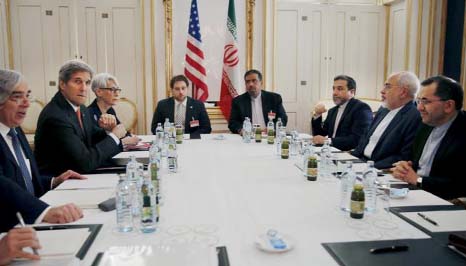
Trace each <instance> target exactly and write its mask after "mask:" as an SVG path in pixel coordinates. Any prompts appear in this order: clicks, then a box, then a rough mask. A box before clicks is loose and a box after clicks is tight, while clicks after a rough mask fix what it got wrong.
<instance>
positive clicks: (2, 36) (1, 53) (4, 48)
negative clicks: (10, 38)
mask: <svg viewBox="0 0 466 266" xmlns="http://www.w3.org/2000/svg"><path fill="white" fill-rule="evenodd" d="M0 68H9V63H8V42H7V29H6V10H5V0H0Z"/></svg>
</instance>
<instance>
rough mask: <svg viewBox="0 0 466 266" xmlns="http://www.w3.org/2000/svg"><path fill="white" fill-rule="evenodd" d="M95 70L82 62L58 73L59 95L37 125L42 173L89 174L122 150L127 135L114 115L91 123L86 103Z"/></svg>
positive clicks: (36, 149)
mask: <svg viewBox="0 0 466 266" xmlns="http://www.w3.org/2000/svg"><path fill="white" fill-rule="evenodd" d="M92 75H93V70H92V69H91V67H90V66H89V65H87V64H86V63H84V62H83V61H80V60H70V61H68V62H66V63H65V64H64V65H63V66H62V67H61V68H60V71H59V77H58V79H59V84H58V92H57V93H56V94H55V96H54V97H53V98H52V100H51V101H50V102H49V103H48V104H47V105H46V106H45V108H44V109H43V110H42V112H41V113H40V116H39V120H38V122H37V131H36V135H35V139H34V143H35V151H34V152H35V155H36V158H37V161H38V164H39V168H40V170H41V171H44V172H46V173H50V174H54V173H59V172H61V171H63V169H72V170H75V171H79V172H82V173H89V172H92V171H94V170H95V169H96V168H98V167H101V166H108V164H109V160H110V159H111V158H112V157H113V156H114V155H116V154H118V153H119V152H121V151H122V145H121V141H120V139H121V138H123V137H124V136H125V135H126V130H125V128H124V126H123V125H121V124H120V125H117V124H116V119H115V117H114V116H112V115H107V116H105V117H101V118H100V120H99V125H100V127H97V126H95V125H94V124H93V122H92V117H91V116H90V115H89V112H88V110H87V108H86V107H85V106H84V103H85V102H86V100H87V96H88V93H89V87H90V85H91V79H92Z"/></svg>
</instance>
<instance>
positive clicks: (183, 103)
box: [173, 96, 188, 107]
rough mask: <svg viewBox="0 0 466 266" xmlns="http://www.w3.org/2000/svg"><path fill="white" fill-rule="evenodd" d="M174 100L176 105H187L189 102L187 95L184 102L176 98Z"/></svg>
mask: <svg viewBox="0 0 466 266" xmlns="http://www.w3.org/2000/svg"><path fill="white" fill-rule="evenodd" d="M173 100H175V106H178V104H180V103H181V104H182V105H183V106H184V107H186V105H187V104H188V96H186V97H185V98H184V100H183V101H182V102H179V101H177V100H176V99H175V98H173Z"/></svg>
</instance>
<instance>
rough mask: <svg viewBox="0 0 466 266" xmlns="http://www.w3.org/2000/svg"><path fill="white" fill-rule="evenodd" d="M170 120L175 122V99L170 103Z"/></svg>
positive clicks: (171, 99)
mask: <svg viewBox="0 0 466 266" xmlns="http://www.w3.org/2000/svg"><path fill="white" fill-rule="evenodd" d="M168 119H169V120H170V121H171V122H173V123H174V122H175V99H174V98H173V97H171V98H170V100H169V101H168Z"/></svg>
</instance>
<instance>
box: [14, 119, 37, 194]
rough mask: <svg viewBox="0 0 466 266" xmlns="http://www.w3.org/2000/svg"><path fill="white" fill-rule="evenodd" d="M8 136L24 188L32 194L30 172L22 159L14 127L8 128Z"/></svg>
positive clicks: (32, 186)
mask: <svg viewBox="0 0 466 266" xmlns="http://www.w3.org/2000/svg"><path fill="white" fill-rule="evenodd" d="M8 136H10V137H11V141H12V143H13V150H14V151H15V155H16V160H17V161H18V164H19V168H20V169H21V174H22V176H23V179H24V183H25V185H26V189H27V191H29V193H31V194H32V195H34V185H33V184H32V178H31V174H30V173H29V170H28V168H27V166H26V161H25V160H24V157H23V153H22V152H21V144H20V143H19V139H18V136H17V133H16V131H15V129H14V128H11V129H10V131H9V132H8Z"/></svg>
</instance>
